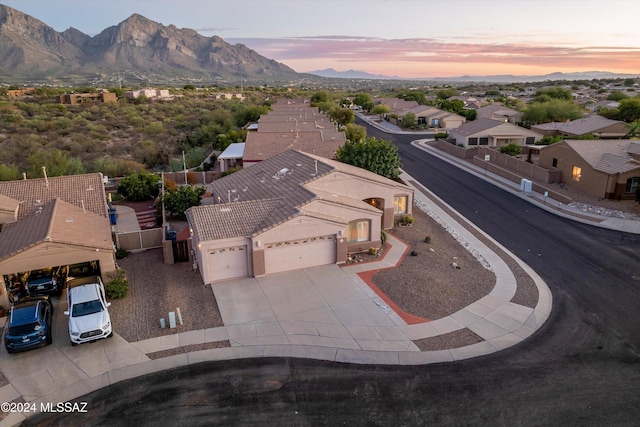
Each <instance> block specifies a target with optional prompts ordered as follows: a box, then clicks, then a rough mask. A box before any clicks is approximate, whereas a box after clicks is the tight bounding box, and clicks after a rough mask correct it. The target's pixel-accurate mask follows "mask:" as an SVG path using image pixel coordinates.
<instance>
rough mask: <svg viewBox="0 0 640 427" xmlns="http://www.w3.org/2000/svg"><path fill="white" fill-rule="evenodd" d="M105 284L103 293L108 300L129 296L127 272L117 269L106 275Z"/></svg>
mask: <svg viewBox="0 0 640 427" xmlns="http://www.w3.org/2000/svg"><path fill="white" fill-rule="evenodd" d="M107 278H108V279H109V280H108V281H107V284H106V285H105V292H106V293H107V298H109V299H120V298H125V297H126V296H127V295H128V294H129V281H128V280H127V272H126V271H125V270H123V269H121V268H120V269H118V270H116V271H113V272H111V273H107Z"/></svg>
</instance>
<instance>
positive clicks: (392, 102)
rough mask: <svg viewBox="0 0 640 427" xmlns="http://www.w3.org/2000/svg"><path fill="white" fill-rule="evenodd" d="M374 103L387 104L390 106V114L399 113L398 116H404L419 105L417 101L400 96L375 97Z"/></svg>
mask: <svg viewBox="0 0 640 427" xmlns="http://www.w3.org/2000/svg"><path fill="white" fill-rule="evenodd" d="M373 103H374V105H380V104H382V105H386V106H387V107H389V113H388V114H397V115H398V117H402V116H404V115H405V114H407V112H409V111H410V110H413V109H414V108H416V107H417V106H418V102H417V101H405V100H404V99H400V98H374V99H373Z"/></svg>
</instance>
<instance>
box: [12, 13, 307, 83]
mask: <svg viewBox="0 0 640 427" xmlns="http://www.w3.org/2000/svg"><path fill="white" fill-rule="evenodd" d="M300 77H301V75H300V74H298V73H297V72H295V71H294V70H293V69H291V68H289V67H287V66H286V65H284V64H281V63H279V62H276V61H274V60H271V59H268V58H265V57H264V56H261V55H259V54H258V53H257V52H255V51H253V50H251V49H249V48H248V47H247V46H245V45H242V44H236V45H231V44H229V43H227V42H225V41H224V40H223V39H221V38H220V37H217V36H213V37H205V36H202V35H200V34H198V33H197V32H196V31H194V30H191V29H179V28H176V27H175V26H174V25H169V26H164V25H162V24H160V23H157V22H154V21H151V20H149V19H147V18H145V17H144V16H141V15H138V14H134V15H132V16H130V17H129V18H127V19H126V20H124V21H122V22H121V23H119V24H118V25H115V26H112V27H109V28H107V29H105V30H103V31H102V32H101V33H99V34H97V35H95V36H93V37H91V36H88V35H87V34H84V33H83V32H81V31H79V30H77V29H75V28H69V29H67V30H65V31H63V32H58V31H56V30H55V29H53V28H52V27H50V26H48V25H47V24H45V23H44V22H42V21H40V20H38V19H36V18H33V17H32V16H29V15H26V14H24V13H22V12H20V11H18V10H15V9H13V8H10V7H8V6H4V5H1V4H0V82H2V81H4V82H11V81H16V79H19V80H20V81H21V82H24V81H25V80H33V81H47V82H51V83H56V82H58V83H60V82H64V80H70V82H76V83H78V82H84V83H102V84H105V83H113V81H117V80H118V79H123V78H124V79H126V80H127V81H128V82H131V81H132V80H133V81H144V82H149V81H151V82H153V83H164V82H168V81H175V82H186V81H206V82H211V83H213V82H217V81H219V82H221V83H225V82H227V83H228V82H235V83H236V84H237V83H238V82H239V81H240V80H246V81H251V82H277V81H285V82H286V81H290V80H298V79H300Z"/></svg>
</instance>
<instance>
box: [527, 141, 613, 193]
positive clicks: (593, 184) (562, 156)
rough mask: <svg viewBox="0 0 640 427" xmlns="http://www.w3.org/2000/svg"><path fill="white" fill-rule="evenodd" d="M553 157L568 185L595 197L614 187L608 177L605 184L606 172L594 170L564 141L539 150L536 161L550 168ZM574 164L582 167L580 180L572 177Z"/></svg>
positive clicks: (610, 190) (563, 180)
mask: <svg viewBox="0 0 640 427" xmlns="http://www.w3.org/2000/svg"><path fill="white" fill-rule="evenodd" d="M554 158H556V159H557V160H558V162H557V166H556V168H557V169H560V170H561V171H562V182H564V183H565V184H566V185H568V186H570V187H573V188H576V189H579V190H582V191H585V192H587V193H589V194H592V195H594V196H596V197H605V193H609V192H612V191H613V189H614V188H615V180H613V179H610V180H609V181H610V182H609V186H607V174H605V173H603V172H599V171H596V170H594V169H593V168H592V167H591V166H590V165H589V164H588V163H587V162H586V161H585V160H584V159H583V158H582V157H580V156H579V155H578V153H576V152H575V151H574V150H573V149H571V148H570V147H569V146H567V144H566V143H565V142H558V143H556V144H553V145H551V146H549V147H545V148H544V149H542V150H540V157H539V160H538V163H539V165H540V166H542V167H545V168H552V167H553V166H552V165H553V159H554ZM574 166H578V167H580V168H582V176H581V177H580V181H576V180H574V179H573V178H572V175H573V167H574Z"/></svg>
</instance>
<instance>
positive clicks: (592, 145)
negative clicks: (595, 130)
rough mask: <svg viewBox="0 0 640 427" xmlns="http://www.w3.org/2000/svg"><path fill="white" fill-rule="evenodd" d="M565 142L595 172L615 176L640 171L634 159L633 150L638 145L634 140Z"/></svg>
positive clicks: (570, 140) (639, 166)
mask: <svg viewBox="0 0 640 427" xmlns="http://www.w3.org/2000/svg"><path fill="white" fill-rule="evenodd" d="M564 142H565V144H567V145H568V146H569V147H571V148H572V149H573V150H574V151H575V152H576V153H577V154H578V155H579V156H580V157H582V158H583V159H584V160H585V161H586V162H587V163H588V164H589V165H591V167H593V168H594V169H595V170H599V171H601V172H604V173H607V174H615V173H625V172H629V171H632V170H634V169H640V164H638V163H636V162H635V161H634V160H633V157H632V153H633V150H635V149H636V145H638V143H637V142H634V141H633V140H630V139H608V140H599V139H596V140H575V139H566V140H565V141H564Z"/></svg>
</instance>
